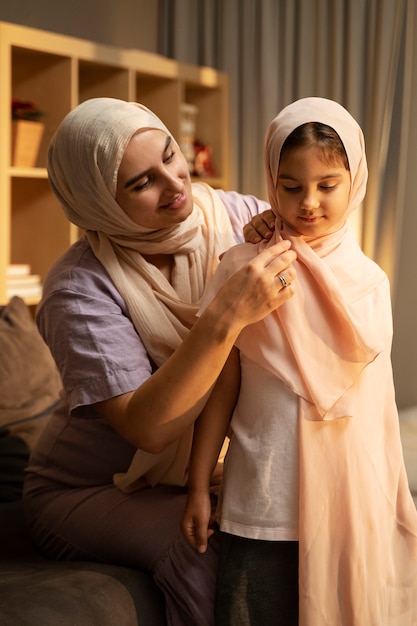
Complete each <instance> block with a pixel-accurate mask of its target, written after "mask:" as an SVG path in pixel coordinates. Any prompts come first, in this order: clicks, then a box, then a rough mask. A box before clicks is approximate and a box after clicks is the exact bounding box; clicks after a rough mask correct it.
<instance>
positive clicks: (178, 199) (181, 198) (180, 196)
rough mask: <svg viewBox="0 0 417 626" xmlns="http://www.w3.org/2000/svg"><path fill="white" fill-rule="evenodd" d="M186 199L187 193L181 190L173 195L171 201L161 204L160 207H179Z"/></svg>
mask: <svg viewBox="0 0 417 626" xmlns="http://www.w3.org/2000/svg"><path fill="white" fill-rule="evenodd" d="M186 199H187V194H186V193H185V191H183V192H182V193H179V194H178V195H177V196H175V198H174V199H173V201H172V202H168V204H163V205H162V208H163V209H179V208H181V207H182V205H183V204H184V202H185V201H186Z"/></svg>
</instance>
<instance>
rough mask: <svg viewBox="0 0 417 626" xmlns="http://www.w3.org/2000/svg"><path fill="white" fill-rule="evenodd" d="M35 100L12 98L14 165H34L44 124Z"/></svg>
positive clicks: (41, 112) (41, 113)
mask: <svg viewBox="0 0 417 626" xmlns="http://www.w3.org/2000/svg"><path fill="white" fill-rule="evenodd" d="M43 115H44V114H43V111H41V110H40V109H39V108H38V107H37V106H36V105H35V104H34V103H33V102H28V101H24V100H12V165H13V166H15V167H34V166H35V165H36V160H37V158H38V152H39V146H40V143H41V141H42V136H43V131H44V127H45V126H44V124H43V122H41V121H40V120H41V119H42V117H43Z"/></svg>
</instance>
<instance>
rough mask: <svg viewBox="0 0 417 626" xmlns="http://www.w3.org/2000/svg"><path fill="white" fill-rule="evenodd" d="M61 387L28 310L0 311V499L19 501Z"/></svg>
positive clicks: (15, 305) (15, 302) (14, 304)
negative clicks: (30, 461)
mask: <svg viewBox="0 0 417 626" xmlns="http://www.w3.org/2000/svg"><path fill="white" fill-rule="evenodd" d="M61 389H62V383H61V379H60V376H59V373H58V370H57V368H56V366H55V362H54V360H53V358H52V355H51V353H50V351H49V348H48V347H47V346H46V344H45V342H44V341H43V339H42V337H41V336H40V334H39V332H38V329H37V328H36V324H35V322H34V320H33V317H32V315H31V312H30V310H29V307H28V306H27V305H26V304H25V303H24V301H23V300H22V299H21V298H19V297H17V296H15V297H14V298H12V299H11V300H10V302H9V304H8V305H7V306H4V307H0V501H1V502H10V501H13V500H15V499H18V498H20V496H21V492H22V486H23V472H24V469H25V467H26V465H27V462H28V459H29V453H30V450H31V449H32V448H33V446H34V444H35V442H36V440H37V438H38V436H39V434H40V432H41V430H42V428H43V427H44V425H45V423H46V421H47V420H48V419H49V417H50V415H51V413H52V412H53V410H54V409H55V408H56V407H58V406H59V405H60V404H61Z"/></svg>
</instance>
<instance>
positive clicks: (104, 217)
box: [48, 98, 234, 490]
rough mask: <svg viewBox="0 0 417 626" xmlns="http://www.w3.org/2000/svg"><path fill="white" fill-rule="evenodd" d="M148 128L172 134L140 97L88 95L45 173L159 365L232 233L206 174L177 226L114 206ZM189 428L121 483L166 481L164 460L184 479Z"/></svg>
mask: <svg viewBox="0 0 417 626" xmlns="http://www.w3.org/2000/svg"><path fill="white" fill-rule="evenodd" d="M148 129H156V130H160V131H162V132H164V133H166V134H167V135H170V136H171V133H170V132H169V131H168V129H167V128H166V126H165V125H164V124H163V123H162V121H161V120H160V119H159V118H158V117H157V116H156V115H154V114H153V113H152V111H150V110H149V109H147V108H146V107H145V106H143V105H141V104H137V103H131V102H125V101H123V100H117V99H114V98H94V99H91V100H87V101H85V102H83V103H82V104H80V105H79V106H78V107H76V108H75V109H74V110H73V111H71V112H70V113H69V114H68V115H67V116H66V118H65V119H64V121H63V122H62V124H61V125H60V127H59V128H58V130H57V132H56V133H55V135H54V137H53V138H52V141H51V144H50V147H49V151H48V176H49V181H50V184H51V187H52V189H53V190H54V192H55V194H56V196H57V197H58V199H59V200H60V202H61V204H62V206H63V208H64V211H65V213H66V215H67V217H68V219H69V220H70V221H71V222H72V223H73V224H75V225H77V226H78V227H79V228H81V229H84V230H85V231H86V236H87V238H88V241H89V243H90V246H91V248H92V250H93V252H94V254H95V256H96V257H97V259H98V260H99V261H100V262H101V263H102V265H103V266H104V267H105V269H106V270H107V272H108V274H109V276H110V277H111V279H112V281H113V283H114V284H115V286H116V288H117V289H118V291H119V293H120V294H121V296H122V297H123V299H124V300H125V302H126V305H127V308H128V310H129V314H130V316H131V318H132V321H133V324H134V326H135V328H136V330H137V332H138V334H139V336H140V338H141V340H142V341H143V343H144V345H145V348H146V350H147V352H148V354H149V356H150V358H151V359H152V361H153V362H154V363H155V364H156V365H157V366H160V365H161V364H162V363H164V362H165V361H166V360H167V359H168V358H169V356H170V355H171V354H172V353H173V352H174V351H175V350H176V349H177V348H178V347H179V345H180V344H181V343H182V341H183V339H184V338H185V336H186V335H187V333H188V332H189V329H190V328H191V326H192V325H193V323H194V321H195V316H196V313H197V311H198V310H199V308H200V300H201V297H202V295H203V291H204V287H205V284H206V281H207V280H209V279H210V278H211V277H212V275H213V274H214V271H215V269H216V267H217V265H218V262H219V256H220V254H221V253H223V252H224V251H225V250H227V249H228V248H230V246H232V245H233V244H234V239H233V232H232V227H231V224H230V220H229V217H228V215H227V212H226V209H225V207H224V205H223V203H222V202H221V200H220V199H219V197H218V195H217V194H216V193H215V192H214V191H213V190H212V189H211V188H210V187H209V186H208V185H206V184H204V183H198V184H193V186H192V189H193V200H194V207H193V211H192V212H191V214H190V215H189V216H188V217H187V218H186V219H185V220H184V221H183V222H182V223H180V224H177V225H175V226H173V227H169V228H164V229H159V230H151V229H149V228H145V227H141V226H138V225H137V224H136V223H135V222H133V221H132V220H131V219H130V218H129V217H128V215H127V214H126V213H125V212H124V211H123V209H122V208H121V207H120V206H119V204H118V203H117V202H116V200H115V195H116V185H117V175H118V170H119V166H120V163H121V160H122V157H123V154H124V152H125V150H126V147H127V145H128V143H129V141H130V139H131V138H132V136H133V135H134V134H135V133H137V132H138V131H143V130H148ZM152 254H170V255H173V262H174V267H173V271H172V281H171V283H170V282H169V281H168V280H167V279H166V278H165V277H164V275H163V274H162V273H161V272H160V271H159V270H158V269H157V268H156V267H155V266H154V265H153V264H151V263H149V262H148V261H146V259H145V258H144V256H143V255H152ZM109 330H110V329H109ZM192 430H193V429H192V427H190V430H189V432H186V433H184V436H183V438H182V439H181V440H180V441H178V442H175V444H173V445H172V446H171V447H170V448H169V449H168V450H167V451H166V452H165V453H162V454H160V455H147V454H145V453H143V452H141V451H138V452H137V454H136V455H135V458H134V467H133V468H132V471H131V473H130V474H129V478H125V480H124V482H123V480H122V479H123V476H120V477H119V478H120V486H121V487H122V486H124V488H125V489H127V490H129V489H133V488H137V487H138V486H139V485H140V486H143V485H144V484H146V482H147V481H148V482H151V483H152V484H155V483H156V482H165V481H164V477H166V475H167V471H168V468H170V472H169V476H168V478H169V480H168V482H173V483H174V484H184V471H185V470H184V468H185V467H187V466H188V457H189V450H190V447H191V439H192ZM147 474H149V476H148V477H147ZM119 478H117V477H116V478H115V482H116V484H117V482H118V480H119ZM148 478H149V480H148ZM131 481H132V483H133V486H132V485H131V484H130V483H131Z"/></svg>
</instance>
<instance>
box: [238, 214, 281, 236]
mask: <svg viewBox="0 0 417 626" xmlns="http://www.w3.org/2000/svg"><path fill="white" fill-rule="evenodd" d="M274 230H275V215H274V213H273V212H272V210H271V209H269V210H268V211H264V212H263V213H259V215H255V216H254V217H253V218H252V219H251V221H250V222H248V223H247V224H246V225H245V226H244V227H243V236H244V237H245V241H247V242H248V243H259V242H260V241H262V239H271V237H272V233H273V232H274Z"/></svg>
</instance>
